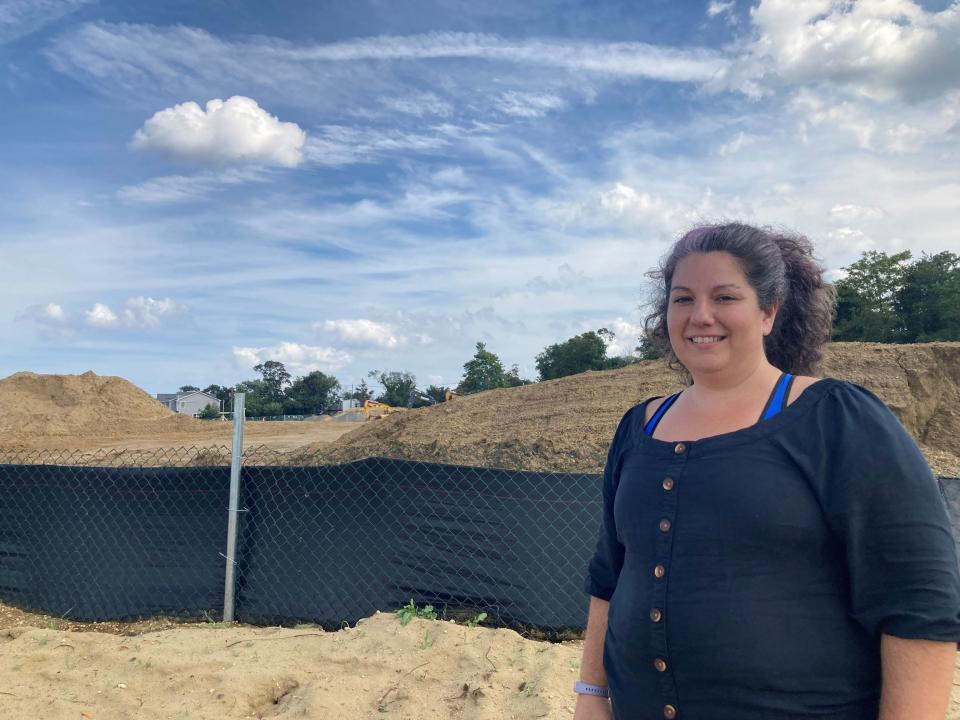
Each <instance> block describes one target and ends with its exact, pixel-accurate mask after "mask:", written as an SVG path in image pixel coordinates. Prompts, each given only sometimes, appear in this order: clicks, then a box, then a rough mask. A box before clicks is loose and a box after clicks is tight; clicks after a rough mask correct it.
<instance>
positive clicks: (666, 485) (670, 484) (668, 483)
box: [663, 477, 673, 490]
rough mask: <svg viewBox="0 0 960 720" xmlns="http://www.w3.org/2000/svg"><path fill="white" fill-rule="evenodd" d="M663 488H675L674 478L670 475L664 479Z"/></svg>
mask: <svg viewBox="0 0 960 720" xmlns="http://www.w3.org/2000/svg"><path fill="white" fill-rule="evenodd" d="M663 489H664V490H673V478H672V477H668V478H664V479H663Z"/></svg>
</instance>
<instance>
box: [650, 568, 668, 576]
mask: <svg viewBox="0 0 960 720" xmlns="http://www.w3.org/2000/svg"><path fill="white" fill-rule="evenodd" d="M653 574H654V576H656V577H658V578H662V577H663V576H664V575H666V574H667V569H666V568H665V567H664V566H663V565H657V566H656V567H655V568H654V569H653Z"/></svg>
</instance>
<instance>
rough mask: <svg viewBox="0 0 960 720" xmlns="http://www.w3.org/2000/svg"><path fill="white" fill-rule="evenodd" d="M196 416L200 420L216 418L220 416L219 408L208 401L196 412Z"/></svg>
mask: <svg viewBox="0 0 960 720" xmlns="http://www.w3.org/2000/svg"><path fill="white" fill-rule="evenodd" d="M197 417H198V418H200V419H201V420H216V419H217V418H218V417H220V408H219V407H217V406H216V405H214V404H213V403H210V404H209V405H207V406H206V407H205V408H204V409H203V410H201V411H200V412H198V413H197Z"/></svg>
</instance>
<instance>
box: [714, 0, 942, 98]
mask: <svg viewBox="0 0 960 720" xmlns="http://www.w3.org/2000/svg"><path fill="white" fill-rule="evenodd" d="M750 16H751V20H752V22H753V26H754V29H755V37H754V38H753V39H752V41H751V42H750V43H749V45H748V46H747V48H746V52H745V53H744V54H743V55H742V56H741V57H740V58H739V59H738V60H737V61H736V62H735V63H733V64H732V65H731V66H729V67H728V68H726V69H725V70H724V71H723V72H721V74H720V75H718V78H717V80H716V81H714V83H712V84H713V85H715V86H720V87H735V88H739V89H742V90H744V91H746V92H749V93H751V94H759V93H762V92H765V91H767V90H769V87H770V85H771V83H772V82H774V81H775V80H777V79H778V80H779V81H780V82H782V83H787V84H801V85H802V84H808V83H809V84H822V83H831V84H835V85H838V86H843V87H846V88H848V89H850V90H851V91H852V92H854V93H855V94H857V95H860V96H868V97H873V98H891V97H895V96H902V97H906V98H910V99H914V100H918V99H924V98H931V97H935V96H937V95H939V94H941V93H942V92H944V91H945V90H948V89H950V88H957V87H960V74H958V73H957V72H956V68H957V67H960V43H957V41H956V39H957V33H958V31H960V4H957V3H953V4H951V5H950V6H949V7H947V8H946V9H944V10H942V11H940V12H929V11H927V10H924V9H923V8H922V7H921V6H920V5H918V4H917V3H916V2H913V0H862V1H861V2H851V1H850V0H762V1H761V2H760V4H759V5H757V6H756V7H754V8H753V9H752V10H751V12H750Z"/></svg>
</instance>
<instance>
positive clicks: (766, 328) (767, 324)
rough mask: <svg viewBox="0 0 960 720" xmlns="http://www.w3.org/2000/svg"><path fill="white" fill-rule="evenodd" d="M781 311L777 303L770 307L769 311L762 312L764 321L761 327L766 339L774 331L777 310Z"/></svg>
mask: <svg viewBox="0 0 960 720" xmlns="http://www.w3.org/2000/svg"><path fill="white" fill-rule="evenodd" d="M779 309H780V307H779V305H777V303H774V304H773V305H771V306H770V308H769V309H768V310H763V311H762V312H763V320H762V321H761V325H762V327H763V335H764V337H766V336H767V335H769V334H770V333H771V331H772V330H773V322H774V320H776V319H777V310H779Z"/></svg>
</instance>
